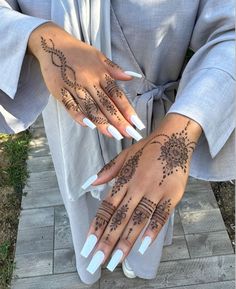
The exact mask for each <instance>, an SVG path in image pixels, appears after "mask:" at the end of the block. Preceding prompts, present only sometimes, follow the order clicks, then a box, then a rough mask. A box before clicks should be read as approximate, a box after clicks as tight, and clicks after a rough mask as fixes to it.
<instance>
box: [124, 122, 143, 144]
mask: <svg viewBox="0 0 236 289" xmlns="http://www.w3.org/2000/svg"><path fill="white" fill-rule="evenodd" d="M126 132H127V133H128V134H129V135H130V136H132V137H133V138H134V139H135V140H136V141H139V140H140V139H141V138H143V137H142V136H141V134H139V133H138V132H137V131H136V130H135V129H134V128H133V127H132V126H131V125H130V126H127V127H126Z"/></svg>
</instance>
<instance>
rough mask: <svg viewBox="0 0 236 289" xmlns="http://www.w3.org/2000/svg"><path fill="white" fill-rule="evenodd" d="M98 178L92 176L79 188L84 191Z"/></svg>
mask: <svg viewBox="0 0 236 289" xmlns="http://www.w3.org/2000/svg"><path fill="white" fill-rule="evenodd" d="M97 178H98V175H93V176H91V177H90V178H88V179H87V181H86V182H85V183H84V184H83V185H82V186H81V188H82V189H83V190H86V189H87V188H88V187H89V186H90V185H91V184H92V183H93V182H94V181H96V179H97Z"/></svg>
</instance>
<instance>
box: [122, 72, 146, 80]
mask: <svg viewBox="0 0 236 289" xmlns="http://www.w3.org/2000/svg"><path fill="white" fill-rule="evenodd" d="M124 73H126V74H128V75H130V76H133V77H137V78H142V77H143V76H142V74H139V73H137V72H134V71H124Z"/></svg>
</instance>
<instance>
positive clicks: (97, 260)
mask: <svg viewBox="0 0 236 289" xmlns="http://www.w3.org/2000/svg"><path fill="white" fill-rule="evenodd" d="M104 258H105V254H104V253H103V252H102V251H101V250H100V251H97V253H96V254H95V255H94V256H93V258H92V260H91V262H90V263H89V265H88V267H87V271H89V273H91V274H94V272H95V271H96V270H97V269H98V267H99V266H100V265H101V264H102V261H103V260H104Z"/></svg>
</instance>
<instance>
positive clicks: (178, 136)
mask: <svg viewBox="0 0 236 289" xmlns="http://www.w3.org/2000/svg"><path fill="white" fill-rule="evenodd" d="M189 124H190V121H188V123H187V125H186V126H185V128H184V129H183V130H182V131H181V132H175V133H172V135H171V136H168V135H166V134H159V135H157V136H156V137H155V138H157V137H164V138H165V141H164V143H163V144H162V142H160V141H152V142H151V144H157V143H158V144H160V145H161V154H160V156H159V158H158V159H157V160H159V161H161V164H162V165H163V167H162V169H163V176H162V180H161V181H160V183H159V185H160V186H161V185H162V183H163V181H164V179H165V178H166V177H167V176H169V175H171V174H173V173H174V171H176V172H178V169H179V168H181V169H182V170H183V172H184V173H186V172H187V162H188V159H189V154H190V153H191V152H193V150H194V149H195V146H196V145H197V144H196V142H190V140H189V138H188V132H187V128H188V126H189Z"/></svg>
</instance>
